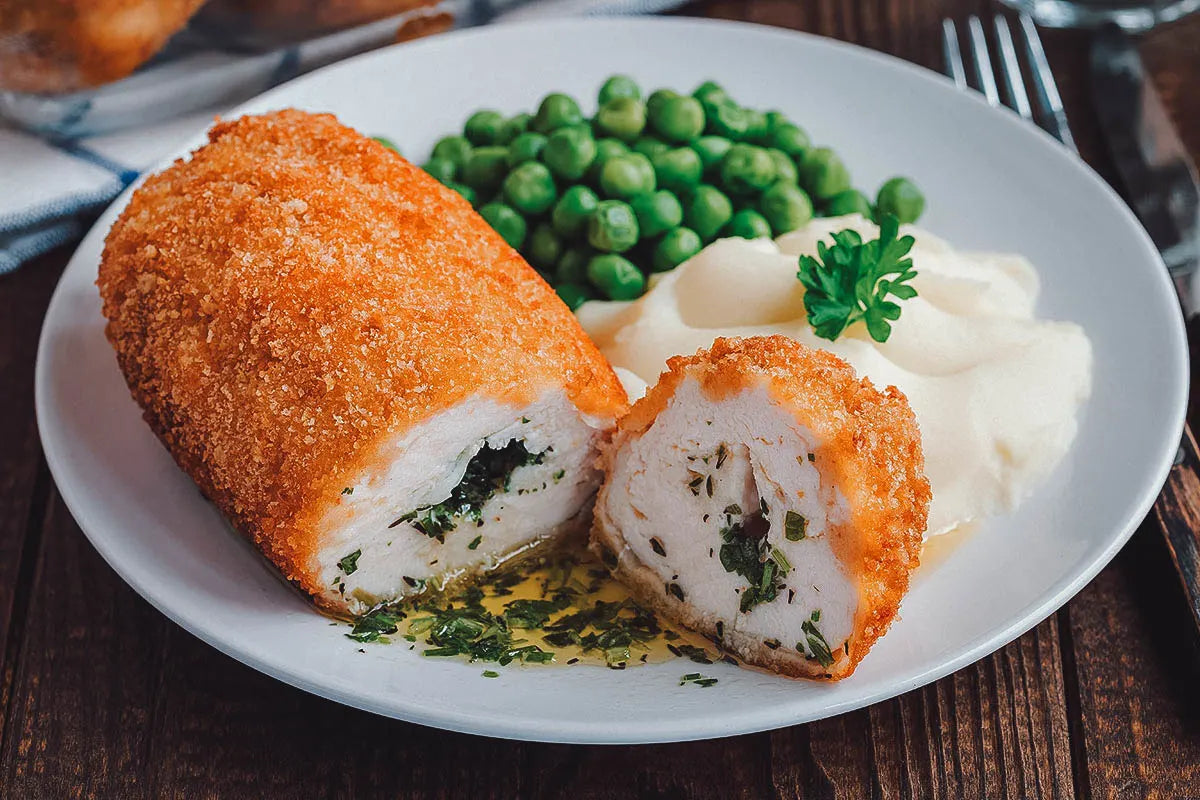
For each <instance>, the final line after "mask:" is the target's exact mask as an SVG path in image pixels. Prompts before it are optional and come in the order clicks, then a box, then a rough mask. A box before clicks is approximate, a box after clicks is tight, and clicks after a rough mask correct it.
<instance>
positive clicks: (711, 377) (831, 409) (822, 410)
mask: <svg viewBox="0 0 1200 800" xmlns="http://www.w3.org/2000/svg"><path fill="white" fill-rule="evenodd" d="M685 378H691V379H694V380H696V381H697V382H698V383H699V384H700V386H701V387H702V389H703V391H704V392H705V394H706V395H707V396H709V397H710V398H712V399H714V400H722V399H725V398H728V397H731V396H732V395H735V394H737V393H739V392H742V391H744V390H747V389H752V388H754V387H756V386H759V385H761V384H763V383H765V384H766V386H767V389H768V391H769V393H770V394H771V395H772V396H773V397H774V398H776V399H777V400H778V402H779V403H780V405H781V406H782V408H784V409H786V410H787V411H788V412H789V413H791V414H792V416H794V418H795V419H796V421H797V422H798V423H800V424H801V425H802V426H804V427H806V428H807V429H809V430H810V431H812V432H813V434H814V435H815V436H816V437H817V439H818V440H819V441H820V443H821V444H820V446H819V448H818V450H817V452H816V453H815V457H816V463H817V465H818V468H819V469H821V470H822V472H823V473H825V477H826V479H828V480H830V481H831V482H832V483H833V484H834V485H836V486H837V487H838V489H839V490H840V491H841V493H842V494H843V495H844V496H845V498H846V500H847V502H848V505H849V508H850V514H851V517H850V522H849V523H848V524H845V525H838V526H834V527H833V530H832V531H831V535H832V538H831V545H832V546H833V549H834V552H835V554H836V555H837V557H838V559H839V561H841V562H842V564H844V565H847V566H848V567H849V570H850V573H851V574H852V575H854V576H855V577H856V578H857V580H858V589H859V596H860V598H859V606H858V609H857V612H856V615H855V625H854V629H855V635H854V636H852V637H851V639H850V645H849V651H848V653H847V655H848V658H845V659H839V660H838V662H837V663H836V664H835V665H834V666H833V667H832V668H830V669H826V668H825V667H822V666H821V665H819V664H817V663H816V662H813V661H810V660H807V659H805V658H804V657H803V655H802V654H798V653H796V652H795V651H793V650H791V649H790V648H779V649H771V648H767V647H763V646H761V642H758V641H756V640H753V639H751V638H750V637H747V636H745V635H742V634H738V633H735V632H732V631H730V630H729V629H728V628H726V629H725V632H724V637H725V639H726V641H727V643H729V644H731V645H732V646H733V647H734V649H736V650H737V651H738V654H739V655H741V656H742V657H743V658H744V659H745V660H747V661H749V662H750V663H753V664H757V665H759V666H764V667H767V668H769V669H772V670H775V671H777V672H780V673H783V674H785V675H789V676H792V677H809V678H833V679H841V678H844V677H846V676H848V675H850V674H851V673H852V672H853V671H854V669H855V667H857V665H858V663H859V662H860V661H861V660H862V658H863V656H865V655H866V654H867V651H869V650H870V649H871V646H872V645H873V644H874V643H875V641H876V640H877V639H878V638H879V637H880V636H882V635H883V634H884V633H886V632H887V629H888V626H889V625H890V624H891V623H892V620H893V619H895V617H896V614H897V611H898V610H899V608H900V601H901V599H902V598H903V597H904V594H905V593H906V592H907V591H908V581H909V574H910V573H911V572H912V570H914V569H915V568H916V567H917V566H918V564H919V563H920V553H921V546H922V535H923V533H924V531H925V524H926V518H927V513H928V509H929V500H930V497H931V493H930V489H929V481H928V480H927V479H926V478H925V475H924V457H923V456H922V452H921V437H920V430H919V429H918V427H917V421H916V417H915V416H914V415H913V413H912V410H911V408H910V407H909V405H908V401H907V399H906V398H905V397H904V395H903V394H902V393H901V392H900V391H899V390H898V389H896V388H895V387H893V386H889V387H887V388H886V389H884V390H883V391H880V390H878V389H876V388H875V387H874V386H873V385H872V384H871V382H870V381H868V380H866V379H860V378H859V377H858V376H857V375H856V374H855V372H854V369H853V368H852V367H851V366H850V365H849V364H847V363H846V362H845V361H843V360H842V359H840V358H838V357H837V356H835V355H833V354H832V353H828V352H826V351H824V350H815V349H812V348H809V347H806V346H804V345H802V344H800V343H799V342H797V341H796V340H794V339H791V338H788V337H786V336H765V337H751V338H746V339H739V338H722V339H717V340H716V341H715V342H714V343H713V345H712V347H711V348H710V349H709V350H701V351H699V352H698V353H696V354H695V355H691V356H676V357H674V358H671V359H670V360H669V361H668V362H667V369H666V371H664V372H663V373H662V375H661V376H660V377H659V380H658V383H657V384H655V385H654V386H653V387H651V388H650V389H649V391H648V392H647V393H646V395H645V397H643V398H642V399H641V400H639V401H637V403H635V404H634V406H633V408H632V409H630V411H629V413H628V414H627V415H625V417H624V418H622V419H621V421H620V422H619V423H618V428H617V431H616V433H615V434H614V436H613V441H612V444H611V446H610V447H609V448H607V450H606V451H605V453H604V456H603V458H602V461H603V462H604V464H603V466H604V468H605V470H606V471H609V472H611V469H612V463H613V458H614V456H615V453H616V452H617V450H618V449H619V448H620V447H621V446H622V444H623V443H624V442H626V441H628V440H630V439H631V438H636V437H639V436H641V435H642V434H643V433H645V432H646V430H647V429H648V428H649V427H650V426H651V425H652V424H653V423H654V421H655V420H656V419H657V418H658V415H659V414H661V413H662V412H663V410H664V409H665V408H666V407H667V404H668V403H669V402H670V401H671V398H672V397H673V396H674V395H675V391H676V389H677V388H678V386H679V385H680V383H681V382H682V381H683V380H684V379H685ZM609 491H610V485H609V483H607V482H606V483H605V485H604V486H603V487H602V488H601V490H600V496H599V498H598V500H597V512H596V517H595V522H594V524H593V528H592V546H593V548H594V549H597V550H598V551H599V552H600V554H601V556H602V557H603V556H604V553H605V551H608V552H609V553H621V549H622V548H621V542H622V541H623V539H622V536H621V533H620V531H618V530H616V529H615V528H614V527H613V526H611V525H610V524H609V523H608V520H607V519H606V515H605V513H604V507H605V502H606V495H607V493H608V492H609ZM607 560H608V563H609V564H611V563H612V560H611V556H610V557H609V558H608V559H607ZM614 574H615V575H616V576H617V577H618V578H619V579H620V580H621V581H623V582H624V583H626V584H627V585H629V586H630V587H631V589H632V590H633V591H634V593H635V595H636V596H638V598H639V599H641V600H642V601H644V602H647V603H650V604H652V605H654V606H656V607H657V608H658V609H659V610H661V611H663V612H664V613H665V614H667V615H668V616H671V617H674V618H676V619H680V620H681V621H682V622H683V623H684V624H686V625H687V626H688V627H691V628H694V629H696V630H699V631H700V632H701V633H704V634H707V635H709V636H716V635H718V631H717V630H716V628H715V626H714V624H713V623H712V622H711V621H709V620H706V619H704V618H703V617H702V616H701V615H700V614H698V613H696V612H695V610H694V609H691V608H690V607H689V606H688V605H687V604H686V603H684V602H682V601H681V600H679V599H678V598H676V597H674V596H673V595H671V594H670V593H669V592H668V591H666V590H665V588H664V586H663V582H662V581H661V580H660V579H659V578H658V577H657V576H656V575H655V574H654V573H653V572H652V571H650V570H649V569H647V568H645V566H644V565H641V564H640V563H638V562H636V560H635V559H633V558H629V557H623V558H620V559H619V560H618V562H617V566H616V568H615V570H614Z"/></svg>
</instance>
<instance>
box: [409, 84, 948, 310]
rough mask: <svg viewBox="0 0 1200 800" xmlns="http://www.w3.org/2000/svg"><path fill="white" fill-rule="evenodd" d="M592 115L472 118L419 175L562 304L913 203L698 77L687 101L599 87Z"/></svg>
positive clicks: (546, 112) (551, 99) (896, 187)
mask: <svg viewBox="0 0 1200 800" xmlns="http://www.w3.org/2000/svg"><path fill="white" fill-rule="evenodd" d="M598 109H599V110H598V111H597V112H596V114H595V116H593V117H591V118H588V117H585V116H584V114H583V111H582V110H581V109H580V106H579V103H577V102H576V101H575V100H574V99H573V98H571V97H569V96H567V95H565V94H561V93H557V92H556V93H552V94H549V95H547V96H546V97H545V98H544V99H543V100H542V102H541V103H540V104H539V106H538V108H537V111H536V112H535V113H533V114H525V113H522V114H517V115H515V116H511V117H506V116H504V115H503V114H501V113H500V112H498V111H492V110H482V111H476V112H475V113H474V114H472V115H471V116H470V117H469V118H468V119H467V122H466V125H465V126H464V127H463V132H462V134H461V135H452V136H446V137H444V138H442V139H440V140H439V141H438V142H437V144H436V145H435V146H434V148H433V153H432V156H431V157H430V159H429V161H428V162H426V163H425V165H424V168H425V170H426V171H427V172H428V173H429V174H430V175H432V176H433V177H435V178H437V179H438V180H439V181H441V182H442V183H444V184H445V185H447V186H449V187H450V188H452V189H454V190H456V191H458V192H459V193H460V194H462V195H463V196H464V197H465V198H466V199H467V200H469V201H470V202H471V204H472V205H474V206H475V207H476V208H477V209H478V210H479V213H480V214H481V215H482V216H483V218H484V219H485V220H487V222H488V224H490V225H491V226H492V227H493V228H494V229H495V230H496V231H497V232H498V233H499V234H500V235H501V236H502V237H504V239H505V241H507V242H508V243H509V244H511V245H512V246H513V247H515V248H516V249H517V250H519V251H520V252H521V254H522V255H523V256H524V257H525V258H526V259H527V260H528V261H529V262H530V263H531V264H532V265H533V266H534V268H536V269H537V270H538V271H539V272H540V273H541V274H542V276H543V277H544V278H546V280H547V281H548V282H549V283H550V284H551V285H552V286H554V287H555V289H556V290H557V292H558V294H559V296H560V297H561V298H562V299H563V301H564V302H566V304H567V305H568V306H570V307H571V308H572V309H575V308H577V307H579V306H580V305H581V304H583V303H584V302H586V301H587V300H591V299H596V298H604V299H609V300H632V299H634V298H637V297H639V296H641V294H642V293H643V292H645V290H646V278H647V276H648V275H649V274H651V273H654V272H664V271H667V270H670V269H673V268H675V267H676V266H677V265H679V264H680V263H682V262H683V261H686V260H687V259H689V258H691V257H692V256H694V255H695V254H696V253H698V252H699V251H700V250H701V248H703V247H704V246H705V245H706V244H708V243H709V242H712V241H713V240H715V239H718V238H721V237H742V238H746V239H754V238H759V237H768V236H779V235H781V234H784V233H787V232H788V231H792V230H796V229H797V228H800V227H801V226H803V225H804V224H805V223H807V222H808V221H809V220H810V219H811V218H812V217H813V216H840V215H842V214H849V213H854V212H857V213H860V214H863V215H864V216H867V217H872V218H873V217H875V216H876V215H877V214H883V213H888V214H894V215H895V216H896V217H897V218H899V220H900V221H901V222H915V221H916V220H917V218H919V217H920V216H921V213H922V211H923V210H924V207H925V198H924V196H923V195H922V194H921V191H920V190H919V189H918V188H917V187H916V186H915V185H914V184H913V182H912V181H910V180H909V179H907V178H903V177H896V178H892V179H891V180H889V181H887V182H886V183H884V184H883V186H882V187H881V188H880V190H879V192H878V193H877V194H876V196H875V201H874V203H872V202H871V200H870V199H869V198H868V197H867V196H866V195H865V194H863V193H862V192H860V191H858V190H857V189H854V188H853V187H852V186H851V184H850V174H849V172H848V171H847V169H846V166H845V164H844V163H842V160H841V159H840V158H839V157H838V156H837V154H836V153H835V152H834V151H833V150H831V149H830V148H828V147H814V146H813V145H812V143H811V142H810V140H809V138H808V134H806V133H805V132H804V129H802V128H801V127H799V126H798V125H796V124H795V123H794V122H792V121H791V120H790V119H788V118H787V117H786V116H785V115H783V114H782V113H780V112H778V111H767V112H763V111H757V110H754V109H750V108H746V107H743V106H741V105H739V104H738V103H736V102H735V101H734V100H733V99H732V98H730V97H729V96H728V95H727V94H726V93H725V90H724V89H722V88H721V87H720V86H718V85H717V84H716V83H713V82H712V81H707V82H705V83H703V84H701V85H700V86H699V87H698V88H697V89H696V90H695V91H694V92H692V93H691V94H690V95H685V94H679V93H677V92H674V91H671V90H670V89H659V90H657V91H655V92H653V93H651V94H650V95H649V96H647V97H645V98H643V96H642V90H641V88H640V87H639V86H638V85H637V83H635V82H634V81H633V80H632V79H631V78H629V77H626V76H624V75H614V76H612V77H611V78H609V79H608V80H606V81H605V82H604V84H603V86H601V88H600V92H599V97H598Z"/></svg>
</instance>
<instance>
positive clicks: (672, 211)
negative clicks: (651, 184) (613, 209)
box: [629, 191, 683, 238]
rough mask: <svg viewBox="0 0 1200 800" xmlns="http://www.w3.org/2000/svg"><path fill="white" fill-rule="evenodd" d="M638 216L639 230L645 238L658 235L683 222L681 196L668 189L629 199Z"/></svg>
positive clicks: (634, 212)
mask: <svg viewBox="0 0 1200 800" xmlns="http://www.w3.org/2000/svg"><path fill="white" fill-rule="evenodd" d="M629 206H630V208H632V209H633V214H634V216H636V217H637V222H638V231H639V232H640V233H641V235H642V236H643V237H645V238H650V237H652V236H658V235H659V234H660V233H666V232H667V231H669V230H671V229H672V228H676V227H678V226H679V224H680V223H682V222H683V206H682V205H680V203H679V198H677V197H676V196H675V195H673V194H671V193H670V192H667V191H658V192H649V193H647V194H640V195H638V196H637V197H635V198H633V199H632V200H630V201H629Z"/></svg>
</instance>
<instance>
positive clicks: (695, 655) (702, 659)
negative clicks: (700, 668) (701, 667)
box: [673, 644, 713, 664]
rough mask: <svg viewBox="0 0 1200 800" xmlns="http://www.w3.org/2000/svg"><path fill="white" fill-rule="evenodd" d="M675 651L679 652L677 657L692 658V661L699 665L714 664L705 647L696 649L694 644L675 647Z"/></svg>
mask: <svg viewBox="0 0 1200 800" xmlns="http://www.w3.org/2000/svg"><path fill="white" fill-rule="evenodd" d="M673 649H674V650H677V651H678V652H677V653H675V655H677V656H680V657H682V658H690V659H691V660H692V661H695V662H696V663H697V664H711V663H713V662H712V659H711V658H709V657H708V651H707V650H705V649H704V648H703V647H696V646H695V645H693V644H681V645H677V646H675V647H674V648H673Z"/></svg>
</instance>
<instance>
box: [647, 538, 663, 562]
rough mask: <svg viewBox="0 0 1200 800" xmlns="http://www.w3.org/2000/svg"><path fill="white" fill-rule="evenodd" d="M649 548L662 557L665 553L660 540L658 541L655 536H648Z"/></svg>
mask: <svg viewBox="0 0 1200 800" xmlns="http://www.w3.org/2000/svg"><path fill="white" fill-rule="evenodd" d="M650 549H651V550H653V551H654V552H656V553H658V554H659V555H660V556H663V557H664V558H665V557H666V555H667V551H666V548H664V547H663V545H662V542H660V541H659V540H658V537H657V536H651V537H650Z"/></svg>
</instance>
